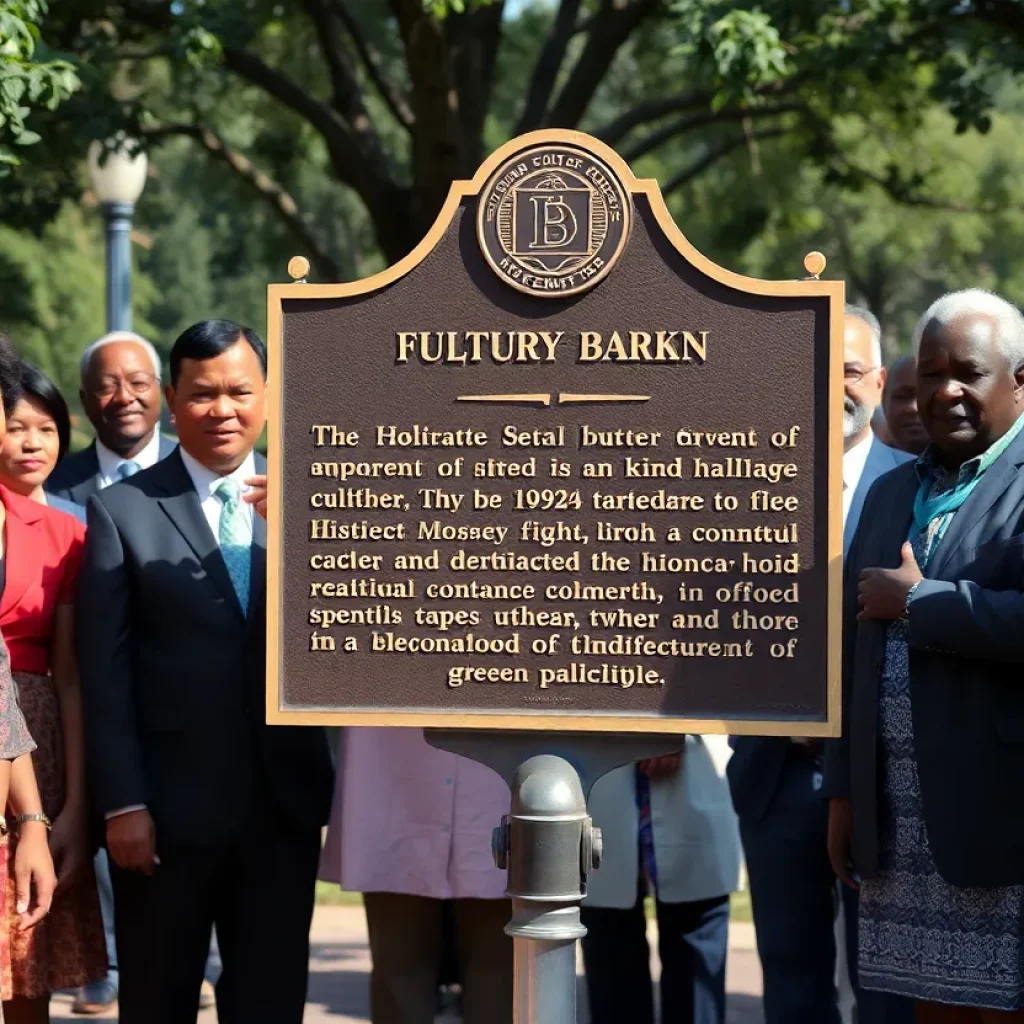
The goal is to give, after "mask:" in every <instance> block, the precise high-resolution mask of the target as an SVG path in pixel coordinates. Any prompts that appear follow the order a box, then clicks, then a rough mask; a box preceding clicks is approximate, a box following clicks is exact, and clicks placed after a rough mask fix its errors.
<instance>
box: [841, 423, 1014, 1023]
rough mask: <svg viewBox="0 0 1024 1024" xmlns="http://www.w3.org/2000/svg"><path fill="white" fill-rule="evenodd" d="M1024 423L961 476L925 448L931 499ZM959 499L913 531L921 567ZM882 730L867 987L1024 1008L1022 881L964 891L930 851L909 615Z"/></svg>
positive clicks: (864, 943) (891, 645)
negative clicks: (876, 868)
mask: <svg viewBox="0 0 1024 1024" xmlns="http://www.w3.org/2000/svg"><path fill="white" fill-rule="evenodd" d="M1022 423H1024V419H1022V420H1019V421H1018V424H1017V428H1016V429H1014V430H1012V431H1011V432H1010V434H1009V436H1007V435H1004V438H1003V439H1001V442H1003V443H1000V442H997V444H996V445H995V446H993V448H992V449H990V450H989V452H986V453H985V455H983V456H979V457H978V458H976V459H972V460H971V461H970V462H967V463H964V465H963V466H962V467H961V468H960V470H959V472H958V473H957V474H953V473H949V474H947V473H944V472H943V471H942V470H941V467H939V466H937V465H935V464H934V462H933V461H932V460H930V458H929V454H930V453H929V452H926V453H925V455H923V456H922V457H921V460H920V461H919V473H920V474H921V476H922V479H923V480H929V481H931V487H930V489H929V491H928V493H927V498H928V499H929V501H934V499H936V498H941V497H942V496H944V495H952V494H953V493H954V492H955V491H956V490H957V488H963V489H966V488H971V487H973V485H975V484H976V483H977V480H978V478H979V477H980V476H981V475H982V474H983V473H984V472H985V471H986V470H987V469H988V467H989V466H990V465H992V463H993V462H994V461H995V458H997V457H998V455H999V454H1001V453H1002V451H1004V450H1005V449H1006V447H1007V445H1008V444H1009V441H1010V440H1012V437H1013V436H1015V435H1016V433H1017V431H1018V430H1019V429H1020V426H1021V424H1022ZM968 493H969V492H968ZM960 497H961V501H960V504H962V499H963V495H962V492H961V496H960ZM960 504H957V503H955V502H954V503H953V507H952V508H951V509H950V508H949V503H948V502H946V503H945V504H944V505H943V504H942V503H941V502H940V503H939V504H938V506H937V507H938V508H939V509H940V514H938V515H936V516H935V517H933V518H932V519H931V520H930V521H929V522H928V523H927V525H925V526H924V528H923V529H921V530H920V532H918V533H917V534H916V536H914V537H912V538H911V543H912V544H913V547H914V554H915V557H916V558H917V562H918V565H920V566H922V567H924V566H926V565H927V564H928V561H929V560H930V559H931V557H932V555H933V554H934V552H935V550H936V549H937V548H938V545H939V543H940V541H941V540H942V537H943V536H944V535H945V533H946V531H947V529H948V527H949V523H950V522H951V521H952V519H953V516H954V515H955V514H956V511H957V509H958V508H959V507H960ZM911 614H913V611H911ZM879 738H880V742H881V747H882V780H883V798H882V822H881V824H882V828H881V834H880V850H879V854H880V861H879V871H878V874H877V875H876V876H875V877H874V878H870V879H865V880H863V881H862V882H861V888H860V957H859V963H860V983H861V985H863V986H864V987H865V988H868V989H875V990H880V991H884V992H893V993H896V994H898V995H903V996H909V997H910V998H912V999H919V1000H924V1001H928V1002H936V1003H946V1004H949V1005H953V1006H971V1007H981V1008H984V1009H992V1010H1016V1009H1021V1008H1024V972H1022V966H1024V965H1022V955H1024V886H1009V887H1005V888H993V889H960V888H957V887H956V886H952V885H949V884H948V883H947V882H946V881H945V880H944V879H943V878H942V876H941V875H940V874H939V872H938V869H937V868H936V866H935V861H934V859H933V857H932V852H931V847H930V845H929V841H928V830H927V828H926V827H925V822H924V814H923V811H922V807H921V788H920V782H919V780H918V774H917V760H916V757H915V754H914V729H913V720H912V718H911V700H910V661H909V649H908V632H907V623H906V622H905V621H898V622H893V623H892V624H891V625H890V626H889V629H888V632H887V635H886V648H885V661H884V665H883V668H882V678H881V682H880V686H879Z"/></svg>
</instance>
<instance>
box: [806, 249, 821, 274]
mask: <svg viewBox="0 0 1024 1024" xmlns="http://www.w3.org/2000/svg"><path fill="white" fill-rule="evenodd" d="M825 263H826V260H825V254H824V253H821V252H818V251H817V250H815V251H814V252H809V253H808V254H807V255H806V256H805V257H804V270H806V271H807V273H808V274H810V275H811V277H812V278H813V279H814V280H815V281H817V280H818V278H819V277H821V275H822V274H823V273H825Z"/></svg>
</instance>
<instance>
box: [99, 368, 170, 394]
mask: <svg viewBox="0 0 1024 1024" xmlns="http://www.w3.org/2000/svg"><path fill="white" fill-rule="evenodd" d="M157 380H158V378H157V377H156V376H154V375H153V374H152V373H133V374H132V375H131V376H130V377H100V379H99V380H98V381H97V382H96V386H95V387H94V388H93V389H92V392H93V394H94V395H96V396H97V397H98V398H113V397H114V395H116V394H117V393H118V391H120V390H121V387H122V386H124V387H125V388H126V389H127V390H128V394H130V395H131V396H132V397H133V398H139V397H141V396H142V395H144V394H145V393H146V392H147V391H149V389H150V388H151V387H153V385H154V384H156V382H157Z"/></svg>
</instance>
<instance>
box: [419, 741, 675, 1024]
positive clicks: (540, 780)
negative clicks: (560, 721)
mask: <svg viewBox="0 0 1024 1024" xmlns="http://www.w3.org/2000/svg"><path fill="white" fill-rule="evenodd" d="M425 735H426V738H427V742H428V743H430V744H431V745H432V746H434V747H437V748H439V749H441V750H448V751H451V752H452V753H454V754H461V755H462V756H463V757H468V758H471V759H472V760H474V761H479V762H480V763H481V764H484V765H486V766H487V767H488V768H492V769H493V770H494V771H496V772H497V773H498V774H499V775H501V777H502V778H503V779H505V781H506V782H507V783H508V784H509V787H510V789H511V790H512V801H511V806H510V810H509V813H508V814H507V815H505V816H504V818H503V819H502V821H501V824H500V825H499V826H498V827H497V828H495V830H494V840H493V844H492V845H493V849H494V861H495V863H496V864H497V866H498V867H499V868H507V869H508V889H507V895H508V896H509V898H510V899H511V900H512V920H511V921H510V922H509V923H508V925H507V927H506V928H505V932H506V934H508V935H511V936H512V940H513V956H514V971H515V990H514V991H515V996H514V1003H513V1013H512V1020H513V1024H576V940H577V939H580V938H582V937H583V936H584V935H585V934H586V929H585V928H584V927H583V924H582V923H581V921H580V904H581V903H582V901H583V897H584V896H585V895H586V891H587V875H588V873H589V872H590V871H591V870H592V869H594V868H598V867H599V866H600V863H601V834H600V829H598V828H595V827H594V824H593V822H592V821H591V819H590V816H589V815H588V814H587V797H588V796H589V794H590V790H591V788H592V787H593V785H594V783H595V782H596V781H597V780H598V779H599V778H600V777H601V776H602V775H604V774H606V773H607V772H610V771H611V770H612V769H613V768H618V767H619V766H620V765H624V764H630V763H632V762H633V761H639V760H642V759H643V758H647V757H659V756H662V755H665V754H674V753H676V752H678V751H679V750H681V749H682V746H683V743H684V737H682V736H644V735H595V734H592V733H591V734H587V733H583V734H579V733H545V732H534V733H506V732H483V733H481V732H472V733H470V732H445V731H439V730H427V732H426V733H425Z"/></svg>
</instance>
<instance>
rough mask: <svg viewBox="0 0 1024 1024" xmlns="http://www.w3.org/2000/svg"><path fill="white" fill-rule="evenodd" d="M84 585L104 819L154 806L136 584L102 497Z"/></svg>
mask: <svg viewBox="0 0 1024 1024" xmlns="http://www.w3.org/2000/svg"><path fill="white" fill-rule="evenodd" d="M88 515H89V530H88V534H87V535H86V543H85V554H84V556H83V559H82V569H81V574H80V576H79V583H78V601H77V605H76V622H75V625H76V641H77V642H76V648H77V651H78V670H79V674H80V676H81V680H82V704H83V711H84V719H85V731H86V742H87V749H88V754H89V763H90V766H91V769H92V785H93V789H94V792H95V795H96V803H97V809H98V810H99V811H100V813H101V814H106V813H107V812H109V811H114V810H119V809H121V808H126V807H135V806H138V805H144V804H146V803H148V800H149V793H148V790H147V786H146V779H145V774H144V771H143V761H142V744H141V742H140V737H139V734H138V722H137V718H136V714H135V693H134V682H133V672H132V659H131V652H130V649H129V643H128V642H129V630H130V625H131V582H130V579H129V576H128V571H127V567H126V566H125V554H124V549H123V546H122V543H121V537H120V534H119V533H118V530H117V527H116V526H115V524H114V521H113V520H112V519H111V517H110V514H109V512H108V511H107V509H106V508H105V507H104V505H103V503H102V502H101V501H100V500H99V498H97V497H94V498H92V500H91V501H90V502H89V512H88Z"/></svg>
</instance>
